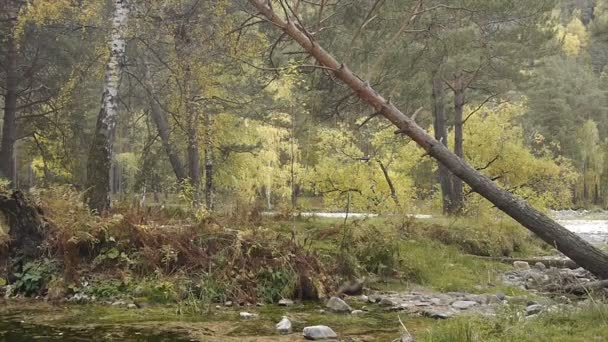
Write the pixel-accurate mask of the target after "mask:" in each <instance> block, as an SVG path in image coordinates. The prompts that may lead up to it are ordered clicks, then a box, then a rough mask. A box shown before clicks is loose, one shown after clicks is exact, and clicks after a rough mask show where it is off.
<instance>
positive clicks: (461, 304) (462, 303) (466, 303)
mask: <svg viewBox="0 0 608 342" xmlns="http://www.w3.org/2000/svg"><path fill="white" fill-rule="evenodd" d="M477 305H479V303H477V302H474V301H472V300H457V301H455V302H454V303H452V307H453V308H454V309H458V310H467V309H470V308H472V307H474V306H477Z"/></svg>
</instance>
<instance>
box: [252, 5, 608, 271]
mask: <svg viewBox="0 0 608 342" xmlns="http://www.w3.org/2000/svg"><path fill="white" fill-rule="evenodd" d="M249 2H250V3H251V4H252V5H253V6H254V7H255V8H256V9H257V10H258V11H259V12H260V13H261V15H263V16H264V17H266V18H267V19H268V20H269V21H270V22H271V23H272V24H274V25H275V26H277V27H278V28H280V29H281V30H282V31H283V32H284V33H285V34H286V35H289V36H290V37H291V38H292V39H293V40H294V41H296V42H297V43H298V44H299V45H300V46H302V47H303V48H304V50H306V51H307V52H308V53H309V54H310V55H312V56H313V57H314V58H315V59H316V60H317V61H318V62H319V64H320V67H321V68H323V69H325V70H328V71H329V72H331V73H332V74H333V76H335V77H336V78H338V79H340V80H341V81H342V82H344V83H345V84H346V85H348V86H349V87H350V88H351V89H352V90H353V91H354V92H355V94H356V95H357V96H358V97H359V98H361V99H362V100H364V101H365V102H367V103H368V104H369V105H371V106H372V107H373V108H374V109H375V111H376V112H377V113H380V114H381V115H382V116H384V117H385V118H387V119H388V120H389V121H391V122H392V123H393V124H394V125H395V126H397V128H398V129H399V131H398V132H399V133H402V134H405V135H407V136H409V137H410V138H412V140H414V141H415V142H416V143H417V144H418V145H420V147H422V148H423V149H424V150H425V151H426V152H427V154H428V155H430V156H431V157H433V158H435V159H437V160H438V161H439V162H441V163H442V164H443V165H444V166H445V167H446V168H447V169H448V170H450V171H451V172H452V173H453V174H454V175H456V176H457V177H458V178H460V179H462V180H463V181H464V182H466V183H467V184H468V185H469V186H470V187H471V188H472V189H473V191H475V192H477V193H479V194H480V195H482V196H483V197H485V198H486V199H487V200H489V201H490V202H492V203H493V204H494V205H495V206H496V207H497V208H498V209H500V210H502V211H503V212H505V213H506V214H508V215H509V216H511V217H512V218H513V219H515V220H516V221H517V222H519V223H520V224H521V225H523V226H524V227H526V228H528V229H529V230H530V231H532V232H533V233H534V234H536V235H537V236H539V237H540V238H541V239H543V240H544V241H545V242H547V243H548V244H550V245H552V246H554V247H555V248H557V249H558V250H559V251H560V252H562V253H564V254H565V255H566V256H568V257H569V258H570V259H572V260H573V261H574V262H576V263H577V264H579V265H581V266H582V267H584V268H586V269H587V270H589V271H590V272H591V273H593V274H594V275H596V276H597V277H599V278H601V279H606V278H608V255H607V254H605V253H603V252H602V251H600V250H599V249H598V248H596V247H594V246H592V245H591V244H589V243H588V242H586V241H585V240H583V239H582V238H581V237H579V236H578V235H576V234H574V233H572V232H571V231H569V230H567V229H566V228H564V227H562V226H561V225H560V224H558V223H557V222H555V221H554V220H552V219H551V218H549V217H548V216H547V215H545V214H543V213H541V212H540V211H538V210H536V209H534V208H533V207H532V206H530V205H529V204H528V203H527V202H526V201H524V200H522V199H520V198H518V197H516V196H515V195H513V194H511V193H510V192H508V191H506V190H504V189H502V188H501V187H500V186H498V185H497V184H496V183H494V182H493V181H492V180H490V179H489V178H488V177H486V176H484V175H483V174H482V173H481V172H479V171H477V170H476V169H475V168H473V167H472V166H470V165H469V164H467V163H466V162H465V161H464V160H462V159H461V158H459V157H458V156H456V155H455V154H454V153H452V152H450V151H449V150H448V149H447V148H446V147H445V146H444V145H443V144H442V143H440V142H439V141H437V140H435V139H434V138H433V137H432V136H430V135H429V134H428V133H427V132H426V131H425V130H424V129H422V128H421V127H420V126H418V125H417V124H416V122H414V120H412V119H411V118H410V117H408V116H407V115H405V114H403V113H402V112H401V111H400V110H399V109H398V108H397V107H395V106H394V105H393V104H392V103H391V102H390V101H387V100H386V99H384V97H382V96H381V95H380V94H378V93H377V92H376V91H375V90H374V89H372V87H371V86H370V85H369V83H368V82H364V81H362V80H361V79H360V78H359V77H357V76H356V75H355V74H354V73H353V72H351V71H350V70H349V69H348V67H346V65H344V64H341V63H339V62H338V61H337V60H336V59H335V58H334V57H333V56H331V55H330V54H329V53H327V51H325V50H324V49H323V48H322V47H321V46H320V45H319V44H317V43H316V42H315V41H314V40H313V38H312V35H311V34H310V33H309V32H307V31H306V30H305V29H304V28H303V27H302V26H301V25H298V26H296V23H295V22H294V21H293V19H291V18H290V17H288V18H286V19H283V18H281V17H279V16H278V15H276V14H275V13H274V11H273V9H272V8H271V7H270V6H269V5H268V4H269V2H268V1H266V0H249Z"/></svg>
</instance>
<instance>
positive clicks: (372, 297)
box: [367, 295, 382, 304]
mask: <svg viewBox="0 0 608 342" xmlns="http://www.w3.org/2000/svg"><path fill="white" fill-rule="evenodd" d="M367 301H368V302H370V303H372V304H373V303H379V302H380V301H382V297H380V296H378V295H370V296H368V297H367Z"/></svg>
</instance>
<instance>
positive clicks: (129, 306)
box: [127, 303, 137, 309]
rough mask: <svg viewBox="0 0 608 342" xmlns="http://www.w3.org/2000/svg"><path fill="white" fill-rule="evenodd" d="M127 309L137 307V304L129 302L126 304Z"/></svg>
mask: <svg viewBox="0 0 608 342" xmlns="http://www.w3.org/2000/svg"><path fill="white" fill-rule="evenodd" d="M127 309H137V305H135V304H133V303H131V304H129V305H127Z"/></svg>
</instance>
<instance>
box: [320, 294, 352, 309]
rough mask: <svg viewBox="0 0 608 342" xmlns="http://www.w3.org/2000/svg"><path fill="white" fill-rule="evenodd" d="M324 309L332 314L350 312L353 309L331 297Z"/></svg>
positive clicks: (340, 300)
mask: <svg viewBox="0 0 608 342" xmlns="http://www.w3.org/2000/svg"><path fill="white" fill-rule="evenodd" d="M325 307H326V308H328V309H329V310H331V311H333V312H351V311H353V309H352V308H351V307H350V306H349V305H348V304H346V302H345V301H343V300H342V299H340V298H338V297H331V298H330V299H329V300H328V301H327V304H325Z"/></svg>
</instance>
